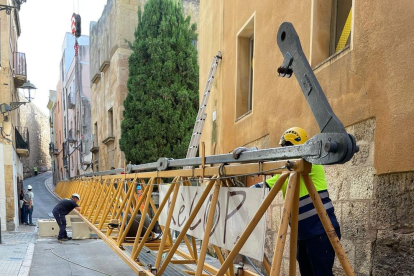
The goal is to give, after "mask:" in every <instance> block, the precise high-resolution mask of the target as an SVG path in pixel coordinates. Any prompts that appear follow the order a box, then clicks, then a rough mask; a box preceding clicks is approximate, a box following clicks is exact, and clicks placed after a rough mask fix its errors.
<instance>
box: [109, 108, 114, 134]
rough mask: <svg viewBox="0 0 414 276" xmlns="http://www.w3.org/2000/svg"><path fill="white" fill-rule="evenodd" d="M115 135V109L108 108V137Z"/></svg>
mask: <svg viewBox="0 0 414 276" xmlns="http://www.w3.org/2000/svg"><path fill="white" fill-rule="evenodd" d="M110 136H114V112H113V109H112V108H111V109H109V110H108V137H110Z"/></svg>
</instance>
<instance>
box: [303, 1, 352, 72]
mask: <svg viewBox="0 0 414 276" xmlns="http://www.w3.org/2000/svg"><path fill="white" fill-rule="evenodd" d="M311 20H312V25H311V26H312V27H311V55H310V64H311V66H312V67H315V66H316V65H318V64H319V63H321V62H323V61H324V60H326V59H327V58H329V57H330V56H332V55H334V54H335V53H337V52H339V51H341V50H342V49H344V48H345V47H346V46H348V45H350V44H351V29H352V0H313V5H312V19H311Z"/></svg>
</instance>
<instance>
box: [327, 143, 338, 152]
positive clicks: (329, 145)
mask: <svg viewBox="0 0 414 276" xmlns="http://www.w3.org/2000/svg"><path fill="white" fill-rule="evenodd" d="M324 148H325V151H326V152H336V151H337V150H338V144H337V143H336V142H327V143H326V144H325V146H324Z"/></svg>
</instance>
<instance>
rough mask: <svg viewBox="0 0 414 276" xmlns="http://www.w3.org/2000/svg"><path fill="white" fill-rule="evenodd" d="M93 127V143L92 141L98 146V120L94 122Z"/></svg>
mask: <svg viewBox="0 0 414 276" xmlns="http://www.w3.org/2000/svg"><path fill="white" fill-rule="evenodd" d="M93 128H94V133H95V137H94V139H93V143H94V146H95V147H97V146H98V141H99V138H98V122H96V123H95V124H94V126H93Z"/></svg>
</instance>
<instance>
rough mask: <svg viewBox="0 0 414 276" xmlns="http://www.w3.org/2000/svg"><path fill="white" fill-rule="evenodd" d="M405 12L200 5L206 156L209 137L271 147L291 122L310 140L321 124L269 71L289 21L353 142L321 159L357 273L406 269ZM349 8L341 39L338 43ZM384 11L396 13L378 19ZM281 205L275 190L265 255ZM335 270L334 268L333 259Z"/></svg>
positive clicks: (370, 5) (345, 5) (412, 224)
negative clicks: (332, 158)
mask: <svg viewBox="0 0 414 276" xmlns="http://www.w3.org/2000/svg"><path fill="white" fill-rule="evenodd" d="M332 5H334V6H332ZM391 6H392V7H393V8H392V9H390V7H391ZM413 11H414V4H413V3H411V2H409V1H403V2H401V3H399V4H398V5H392V3H388V2H383V3H378V2H372V1H371V2H366V1H351V0H349V1H330V0H313V1H305V2H303V1H302V2H284V3H283V4H281V3H280V2H278V1H268V2H263V1H262V2H261V1H259V2H257V1H256V2H254V1H232V0H230V1H224V0H212V1H202V2H201V7H200V24H199V32H200V34H199V53H200V55H199V56H200V57H199V61H200V93H202V92H203V89H204V85H205V82H206V78H207V75H208V70H209V68H210V63H211V57H212V56H213V55H215V54H216V53H217V51H221V52H222V55H223V59H222V62H221V64H220V65H219V68H218V71H217V74H216V78H215V82H214V87H213V90H212V92H211V96H210V102H209V105H208V108H207V120H206V124H205V127H204V133H203V135H202V139H201V141H204V142H206V152H207V153H209V152H211V151H212V148H213V144H214V143H215V142H216V145H217V147H216V153H217V154H221V153H228V152H231V151H232V150H233V149H234V148H236V147H239V146H244V145H248V146H253V145H254V146H258V147H259V148H268V147H277V146H278V141H279V138H280V136H281V134H282V133H283V131H284V130H285V129H287V128H289V127H292V126H300V127H303V128H305V129H306V130H307V131H308V134H309V135H310V136H313V135H315V134H317V133H318V132H319V130H318V126H317V125H316V124H315V120H314V118H313V115H312V113H311V111H310V109H309V107H308V105H307V102H306V100H305V98H304V96H303V93H302V91H301V89H300V87H299V85H298V83H297V81H296V80H295V79H294V78H291V79H286V78H278V77H277V71H276V70H277V68H278V67H279V66H280V65H281V64H282V62H283V57H282V54H281V52H280V50H279V48H278V46H277V43H276V34H277V31H278V26H279V25H280V24H281V23H282V22H284V21H288V22H292V24H293V25H294V27H295V29H296V31H297V33H298V35H299V37H300V39H301V44H302V48H303V51H304V53H305V55H306V56H307V58H308V59H309V61H310V64H311V67H312V68H313V70H314V73H315V75H316V77H317V78H318V80H319V82H320V84H321V87H322V88H323V89H324V92H325V94H326V97H327V99H328V101H329V102H330V104H331V106H332V109H333V110H334V112H335V113H336V115H337V116H338V117H339V118H340V120H341V121H342V122H343V123H344V125H345V126H346V128H347V130H348V131H349V133H351V134H354V135H355V137H356V139H357V144H358V145H359V146H360V151H359V152H358V153H357V154H356V155H355V156H354V158H353V159H352V160H351V161H349V162H348V163H346V164H344V165H334V166H325V171H326V177H327V181H328V187H329V192H330V197H331V198H332V200H333V204H334V207H335V212H336V215H337V217H338V220H339V222H340V225H341V231H342V244H343V246H344V248H345V250H346V252H347V254H348V257H349V259H350V261H351V264H352V265H353V267H354V270H355V272H356V274H357V275H363V276H365V275H366V276H368V275H401V276H402V275H412V274H413V271H414V263H413V262H412V258H413V254H414V252H413V244H414V213H413V210H414V208H413V207H414V188H413V187H414V186H413V182H414V163H413V162H412V160H413V158H412V152H413V151H414V144H413V143H412V141H413V137H414V132H413V131H414V125H413V120H412V114H414V102H413V101H414V98H413V97H412V90H413V89H414V82H412V81H411V77H410V75H409V73H408V72H410V71H411V67H412V66H411V64H412V63H413V62H414V57H412V56H411V55H406V53H409V52H410V48H411V47H412V46H411V45H412V41H413V39H412V37H411V36H410V33H411V29H410V28H411V27H410V26H411V21H412V19H411V18H412V14H413ZM350 12H351V17H350V23H351V24H350V25H349V26H350V28H351V29H350V35H349V38H348V40H347V41H346V43H344V45H343V47H342V48H340V49H339V50H338V49H337V46H338V37H339V36H340V35H341V34H342V32H343V30H344V25H345V22H346V21H347V20H348V19H347V18H348V16H349V14H350ZM390 17H391V18H392V17H397V18H398V21H392V22H390V21H387V23H385V18H390ZM374 30H375V31H374ZM396 52H398V53H403V54H402V55H395V53H396ZM253 61H254V63H253ZM253 65H254V66H253ZM393 72H398V73H393ZM201 96H202V95H201V94H200V98H201ZM213 114H214V115H215V116H213ZM213 118H214V120H213ZM250 182H253V181H252V180H250ZM282 204H283V198H282V196H281V195H278V197H277V198H276V199H275V201H274V202H273V204H272V206H271V207H270V208H269V209H268V211H267V225H268V230H267V235H266V255H267V257H268V258H269V259H271V258H272V256H273V249H274V245H275V236H276V233H277V230H278V227H279V223H280V215H281V212H282ZM288 242H289V241H287V243H288ZM287 250H288V249H287V248H285V254H284V256H285V259H284V261H283V265H282V268H283V275H288V274H287V270H288V262H287V260H288V259H287V257H288V256H289V254H288V251H287ZM335 270H336V271H335V272H336V274H335V275H343V274H342V272H341V269H339V265H338V263H336V264H335Z"/></svg>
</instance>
